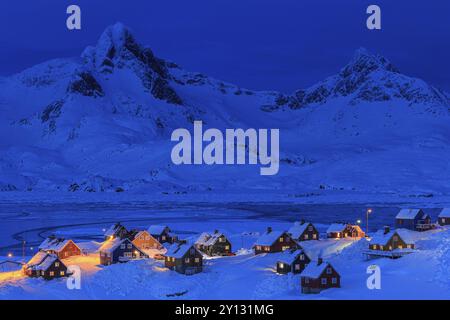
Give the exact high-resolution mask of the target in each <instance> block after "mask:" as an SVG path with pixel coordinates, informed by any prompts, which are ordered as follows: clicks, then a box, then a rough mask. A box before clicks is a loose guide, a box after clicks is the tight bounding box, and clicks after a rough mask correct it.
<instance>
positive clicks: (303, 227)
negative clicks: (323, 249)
mask: <svg viewBox="0 0 450 320" xmlns="http://www.w3.org/2000/svg"><path fill="white" fill-rule="evenodd" d="M288 234H289V235H290V236H291V237H292V238H293V239H294V240H295V241H308V240H319V231H317V229H316V227H314V225H313V224H312V223H311V222H305V221H304V220H301V221H300V222H295V223H294V225H293V226H292V227H291V228H290V229H289V230H288Z"/></svg>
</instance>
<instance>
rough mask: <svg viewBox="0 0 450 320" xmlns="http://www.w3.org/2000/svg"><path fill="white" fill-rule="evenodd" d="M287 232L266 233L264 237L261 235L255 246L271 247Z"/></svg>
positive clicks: (273, 231) (274, 231)
mask: <svg viewBox="0 0 450 320" xmlns="http://www.w3.org/2000/svg"><path fill="white" fill-rule="evenodd" d="M285 232H286V231H282V230H272V231H270V232H269V231H266V232H265V233H264V234H263V235H261V236H260V237H259V238H258V240H256V242H255V246H271V245H272V244H274V242H275V241H277V240H278V238H279V237H281V236H282V235H283V234H284V233H285Z"/></svg>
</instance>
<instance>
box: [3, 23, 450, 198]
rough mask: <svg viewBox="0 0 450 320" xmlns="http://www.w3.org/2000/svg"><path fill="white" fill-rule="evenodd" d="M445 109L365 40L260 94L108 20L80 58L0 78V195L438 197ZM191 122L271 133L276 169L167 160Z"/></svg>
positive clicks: (445, 173)
mask: <svg viewBox="0 0 450 320" xmlns="http://www.w3.org/2000/svg"><path fill="white" fill-rule="evenodd" d="M418 63H420V62H418ZM295 67H296V66H293V68H295ZM268 76H269V75H268ZM449 107H450V99H449V96H448V95H447V94H446V93H444V92H442V91H440V90H438V89H436V88H434V87H432V86H430V85H428V84H427V83H425V82H424V81H422V80H420V79H415V78H411V77H408V76H405V75H403V74H401V73H400V72H399V71H398V70H397V69H396V67H395V66H394V65H393V64H392V63H390V62H389V61H387V60H386V59H385V58H383V57H379V56H376V55H373V54H371V53H369V52H367V51H366V50H364V49H359V50H357V51H356V52H355V55H354V57H353V58H352V59H351V61H350V62H349V63H348V64H347V65H346V66H345V67H344V68H343V69H342V70H341V71H340V72H339V73H338V74H336V75H334V76H331V77H329V78H327V79H325V80H324V81H322V82H320V83H318V84H316V85H314V86H312V87H310V88H307V89H304V90H297V91H296V92H295V93H293V94H284V93H279V92H256V91H252V90H247V89H244V88H240V87H239V86H237V85H232V84H229V83H225V82H222V81H219V80H216V79H212V78H210V77H208V76H205V75H203V74H199V73H192V72H187V71H185V70H183V69H182V68H180V67H179V66H177V65H176V64H175V63H172V62H169V61H165V60H163V59H160V58H157V57H156V56H155V55H154V54H153V52H152V50H151V49H150V48H148V47H145V46H143V45H141V44H140V43H139V42H138V41H137V40H136V39H135V38H134V37H133V35H132V33H131V32H130V30H129V29H128V28H126V27H124V26H123V25H122V24H120V23H118V24H115V25H113V26H110V27H108V28H107V29H106V30H105V31H104V32H103V34H102V35H101V36H100V39H99V41H98V43H97V44H96V45H95V46H92V47H88V48H86V49H85V50H84V52H83V53H82V55H81V57H80V58H78V59H55V60H52V61H48V62H45V63H43V64H40V65H37V66H34V67H32V68H30V69H27V70H25V71H23V72H21V73H19V74H16V75H14V76H11V77H8V78H2V79H0V112H1V114H2V117H1V119H0V134H1V136H2V139H0V190H1V191H14V190H21V191H25V190H28V191H35V190H40V191H50V192H53V191H64V192H66V191H67V192H102V191H112V192H114V191H126V192H133V193H142V192H150V191H155V190H157V191H158V192H169V193H174V192H178V193H179V192H183V193H185V192H188V193H189V192H195V191H204V190H209V191H212V192H214V191H216V192H222V191H223V190H228V191H230V190H235V191H237V192H240V191H244V190H250V189H252V190H266V191H268V192H272V191H273V192H281V193H302V192H311V191H315V190H318V191H319V190H343V191H349V192H353V191H357V192H393V193H403V194H417V195H423V194H430V193H432V194H447V193H450V186H449V185H448V183H447V181H448V180H449V179H450V170H449V169H450V168H449V163H448V160H447V159H448V158H449V156H450V130H448V124H449V123H450V122H449V120H450V112H449ZM194 120H202V121H203V122H204V124H205V126H206V127H215V128H221V129H224V128H250V127H251V128H279V129H280V139H281V143H280V149H281V165H280V171H279V174H278V175H276V176H269V177H262V176H260V175H259V168H257V167H256V166H175V165H173V164H172V163H171V160H170V151H171V148H172V146H173V143H172V142H171V141H170V134H171V132H172V130H173V129H175V128H179V127H183V128H191V127H192V123H193V121H194Z"/></svg>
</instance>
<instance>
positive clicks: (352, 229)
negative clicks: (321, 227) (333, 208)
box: [327, 223, 365, 239]
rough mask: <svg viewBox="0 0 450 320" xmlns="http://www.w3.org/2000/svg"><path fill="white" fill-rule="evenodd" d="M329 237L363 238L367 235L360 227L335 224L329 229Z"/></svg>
mask: <svg viewBox="0 0 450 320" xmlns="http://www.w3.org/2000/svg"><path fill="white" fill-rule="evenodd" d="M327 237H328V238H332V239H340V238H363V237H365V233H364V231H362V229H361V227H360V226H358V225H352V224H348V223H333V224H332V225H330V226H329V227H328V229H327Z"/></svg>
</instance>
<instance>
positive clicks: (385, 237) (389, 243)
mask: <svg viewBox="0 0 450 320" xmlns="http://www.w3.org/2000/svg"><path fill="white" fill-rule="evenodd" d="M409 233H410V231H409V230H405V229H398V230H390V228H389V227H387V226H386V227H384V229H383V230H380V231H378V232H376V233H375V235H374V236H373V237H372V239H370V243H369V249H368V250H365V251H364V252H363V253H364V255H366V256H367V258H372V257H389V258H393V259H395V258H399V257H402V256H404V255H406V254H409V253H411V252H413V251H414V249H415V244H414V240H413V239H412V238H411V236H410V234H409Z"/></svg>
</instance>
